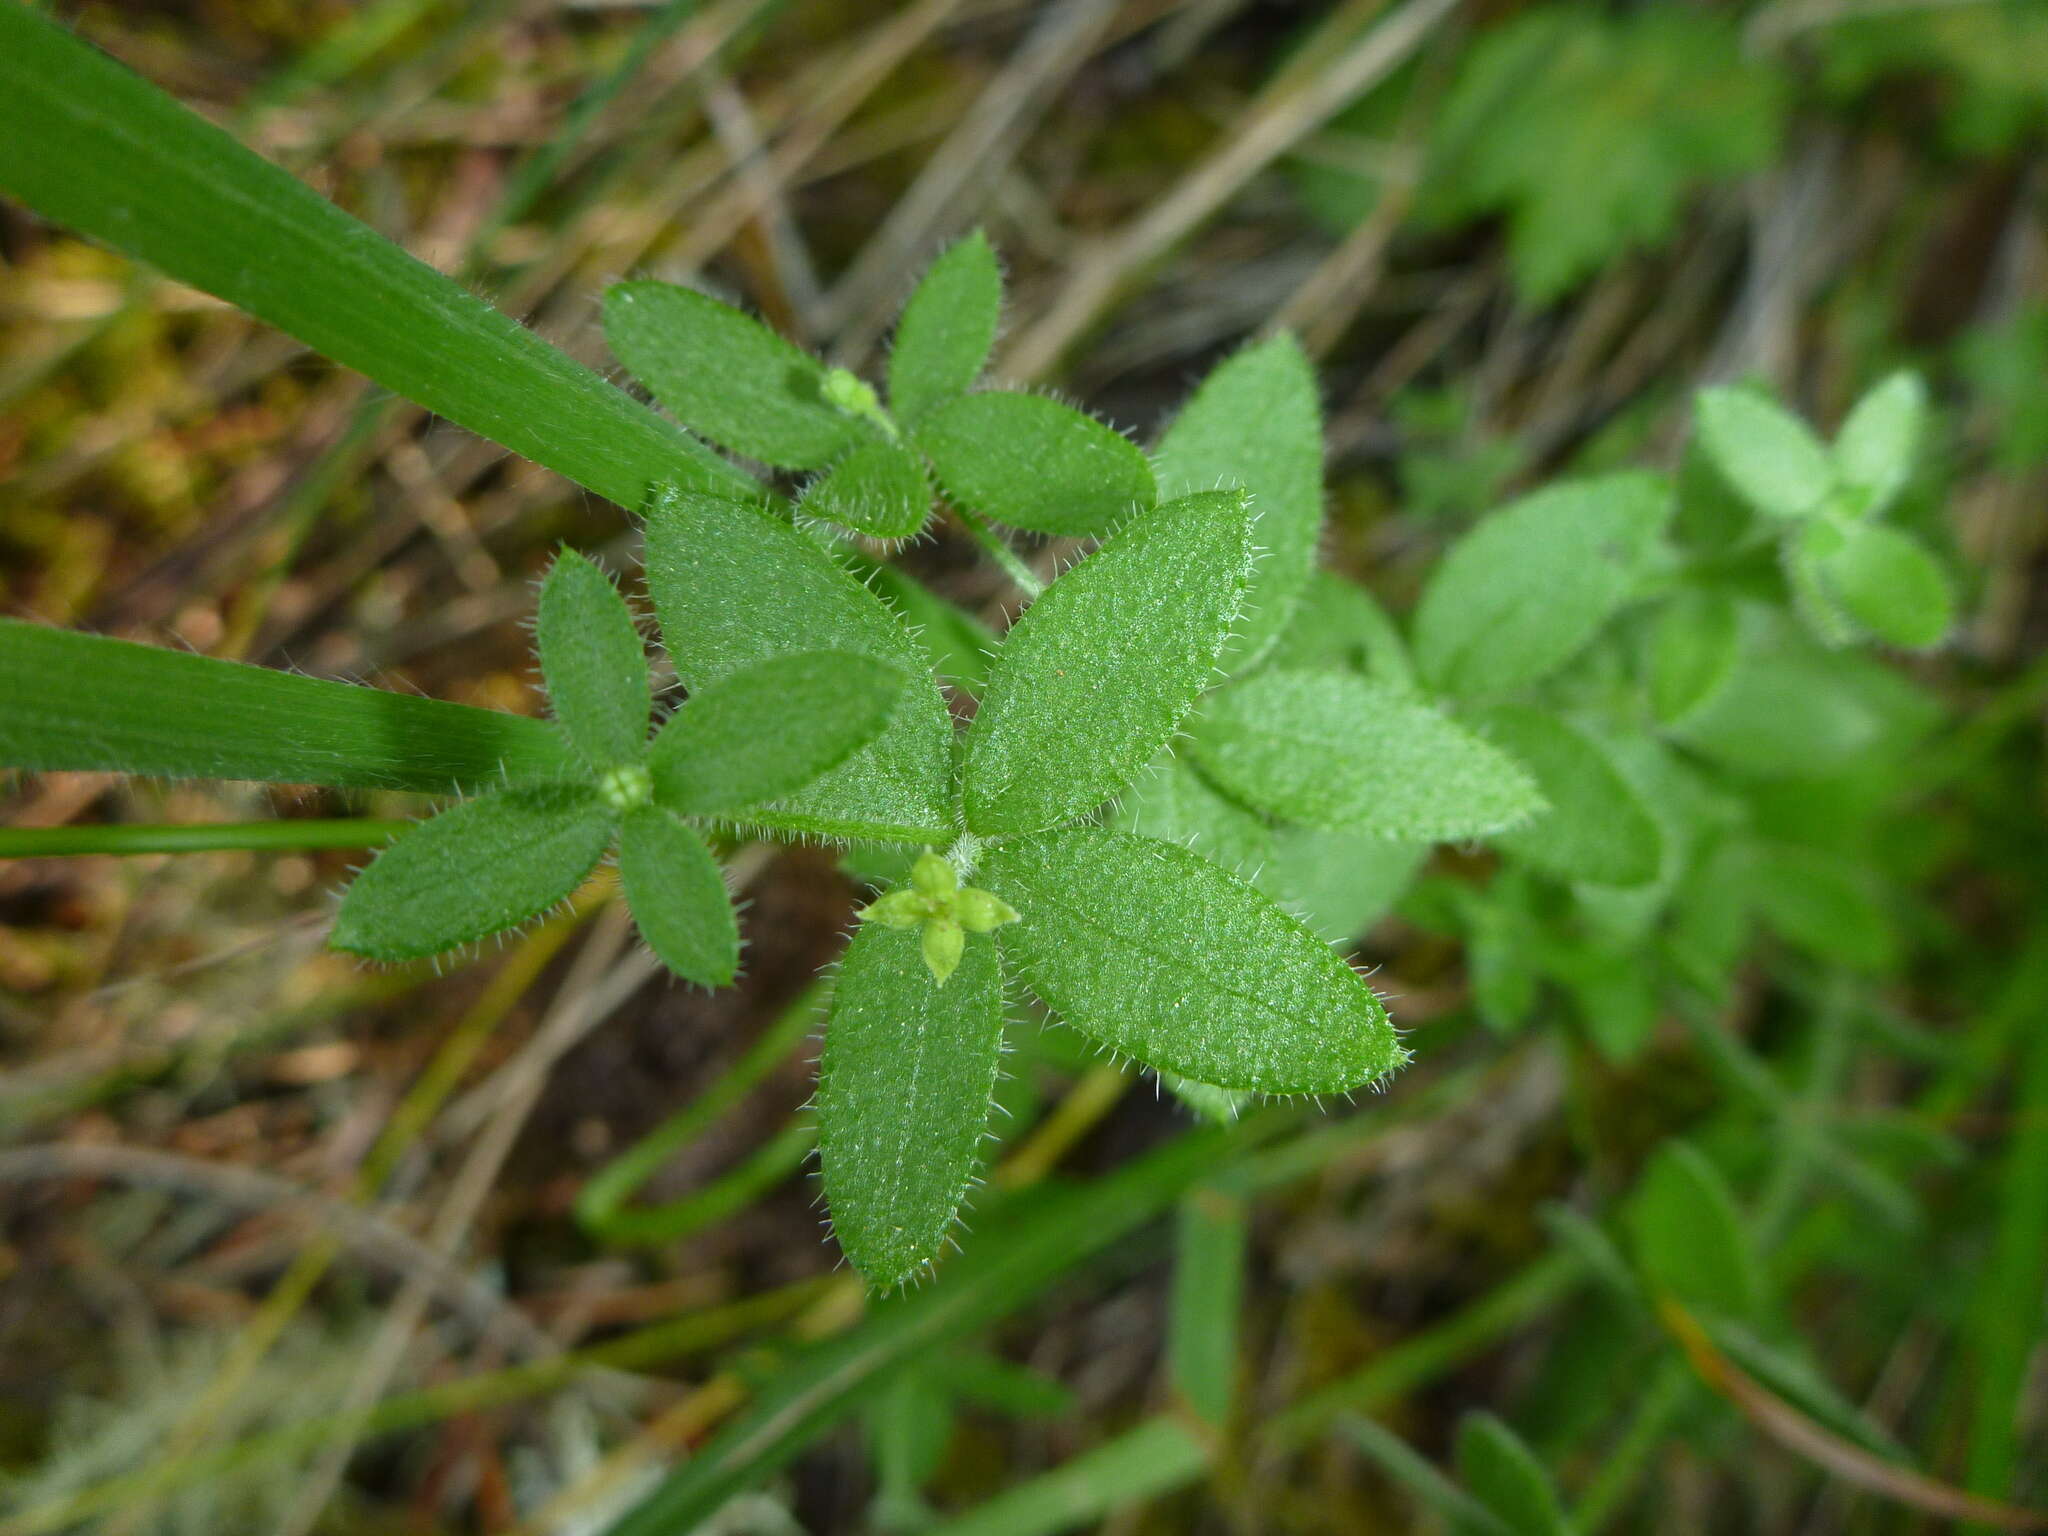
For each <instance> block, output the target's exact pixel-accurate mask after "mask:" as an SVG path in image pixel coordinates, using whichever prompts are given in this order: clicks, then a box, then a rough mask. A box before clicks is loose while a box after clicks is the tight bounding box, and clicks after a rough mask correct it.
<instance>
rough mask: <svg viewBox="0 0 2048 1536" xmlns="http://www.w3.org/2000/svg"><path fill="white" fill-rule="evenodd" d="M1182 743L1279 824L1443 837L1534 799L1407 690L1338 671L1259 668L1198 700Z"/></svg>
mask: <svg viewBox="0 0 2048 1536" xmlns="http://www.w3.org/2000/svg"><path fill="white" fill-rule="evenodd" d="M1193 735H1194V741H1193V746H1192V748H1191V750H1192V751H1193V753H1194V757H1195V760H1196V761H1197V762H1198V763H1200V764H1201V767H1202V771H1203V772H1204V773H1206V774H1208V775H1209V776H1210V777H1211V778H1212V779H1214V780H1215V781H1216V782H1217V783H1218V784H1220V785H1222V786H1223V788H1224V789H1225V790H1227V791H1228V792H1229V793H1230V794H1232V795H1233V796H1235V797H1236V798H1237V799H1239V800H1241V801H1243V802H1244V803H1245V804H1246V805H1250V806H1254V807H1256V808H1257V809H1259V810H1262V811H1265V812H1267V813H1268V814H1269V815H1272V816H1275V817H1278V818H1279V819H1280V820H1282V821H1291V822H1298V823H1301V824H1303V825H1306V826H1313V827H1343V828H1348V829H1350V830H1353V831H1358V832H1371V833H1374V834H1375V835H1377V836H1380V837H1394V838H1407V839H1411V840H1416V841H1423V842H1442V841H1447V840H1453V839H1458V838H1467V837H1483V836H1485V835H1486V834H1488V833H1492V832H1500V831H1502V830H1504V829H1506V828H1508V827H1513V826H1518V825H1520V824H1521V823H1522V822H1525V821H1527V820H1528V819H1529V818H1530V817H1531V816H1533V815H1535V814H1536V813H1537V812H1538V811H1540V810H1542V809H1543V803H1544V802H1543V796H1542V795H1541V794H1540V793H1539V792H1538V791H1537V788H1536V785H1535V783H1534V782H1533V781H1532V780H1531V779H1530V777H1529V775H1528V773H1527V772H1525V771H1524V770H1523V769H1522V768H1521V767H1520V766H1518V765H1517V764H1516V763H1515V761H1514V760H1513V759H1512V758H1511V757H1509V756H1507V755H1506V754H1504V753H1502V752H1501V751H1500V750H1499V749H1498V748H1496V747H1493V746H1491V745H1489V744H1488V743H1487V742H1485V741H1483V740H1481V739H1480V738H1479V737H1477V736H1475V735H1473V734H1472V732H1470V731H1468V730H1466V729H1465V728H1464V727H1463V726H1461V725H1459V724H1458V723H1457V722H1456V721H1454V720H1452V719H1450V718H1449V717H1448V716H1446V715H1445V714H1443V712H1442V711H1440V710H1438V709H1436V708H1434V707H1433V706H1431V705H1429V704H1426V703H1424V702H1423V701H1422V700H1420V699H1418V698H1417V697H1415V696H1414V695H1413V694H1409V693H1403V692H1401V691H1399V690H1397V689H1393V688H1389V687H1387V686H1386V685H1384V684H1382V683H1374V682H1368V681H1367V680H1366V679H1364V678H1362V677H1359V676H1357V675H1356V674H1354V673H1348V672H1262V673H1260V674H1259V675H1258V676H1257V677H1254V678H1251V679H1249V680H1248V681H1246V682H1242V683H1238V684H1235V685H1233V686H1231V687H1229V688H1225V689H1223V690H1222V691H1220V692H1219V693H1217V694H1216V696H1215V697H1214V698H1212V699H1211V700H1210V701H1209V702H1208V703H1207V704H1206V705H1204V707H1203V710H1202V714H1201V718H1200V719H1199V720H1198V721H1197V723H1196V725H1195V728H1194V733H1193Z"/></svg>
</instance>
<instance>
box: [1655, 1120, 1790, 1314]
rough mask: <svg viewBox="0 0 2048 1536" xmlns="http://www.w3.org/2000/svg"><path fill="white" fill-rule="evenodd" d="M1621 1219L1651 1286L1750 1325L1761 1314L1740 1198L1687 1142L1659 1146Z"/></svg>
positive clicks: (1759, 1273)
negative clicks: (1745, 1320)
mask: <svg viewBox="0 0 2048 1536" xmlns="http://www.w3.org/2000/svg"><path fill="white" fill-rule="evenodd" d="M1623 1221H1624V1224H1625V1225H1626V1226H1627V1228H1628V1232H1629V1236H1630V1238H1631V1239H1632V1240H1633V1241H1634V1244H1635V1252H1636V1262H1637V1263H1638V1264H1640V1265H1641V1266H1642V1269H1643V1273H1644V1275H1645V1277H1646V1278H1647V1279H1648V1280H1649V1282H1650V1284H1651V1286H1652V1287H1654V1288H1655V1289H1658V1290H1663V1291H1669V1292H1670V1293H1671V1294H1672V1295H1673V1296H1675V1297H1677V1299H1678V1300H1679V1301H1681V1302H1682V1303H1684V1304H1685V1305H1686V1306H1688V1307H1699V1308H1702V1309H1704V1310H1706V1311H1708V1312H1711V1313H1715V1314H1718V1315H1720V1316H1723V1317H1732V1318H1745V1319H1749V1320H1752V1321H1753V1320H1755V1319H1757V1318H1758V1317H1759V1316H1760V1315H1761V1314H1762V1311H1763V1298H1764V1282H1763V1267H1762V1265H1761V1264H1760V1263H1759V1262H1758V1260H1757V1255H1756V1250H1755V1248H1754V1246H1753V1245H1752V1244H1751V1243H1750V1240H1749V1234H1748V1233H1747V1232H1745V1231H1744V1230H1743V1226H1742V1214H1741V1212H1740V1210H1738V1208H1737V1207H1736V1204H1735V1196H1734V1194H1733V1193H1732V1192H1731V1191H1730V1190H1729V1188H1728V1182H1727V1180H1725V1179H1724V1178H1722V1177H1721V1173H1720V1170H1719V1169H1717V1168H1716V1167H1715V1166H1714V1165H1713V1164H1712V1163H1710V1162H1708V1161H1707V1159H1706V1158H1705V1157H1704V1156H1702V1155H1701V1153H1700V1151H1699V1149H1698V1148H1696V1147H1694V1146H1693V1145H1692V1144H1691V1143H1690V1142H1685V1141H1675V1140H1674V1141H1667V1142H1666V1143H1665V1144H1664V1145H1663V1146H1662V1147H1660V1148H1659V1149H1658V1151H1657V1155H1656V1156H1655V1157H1653V1158H1651V1159H1650V1165H1649V1167H1647V1168H1646V1169H1644V1170H1643V1176H1642V1178H1641V1180H1640V1181H1638V1183H1637V1184H1636V1187H1635V1190H1634V1192H1633V1193H1632V1194H1631V1195H1630V1196H1629V1199H1628V1205H1627V1207H1626V1209H1625V1210H1624V1212H1623Z"/></svg>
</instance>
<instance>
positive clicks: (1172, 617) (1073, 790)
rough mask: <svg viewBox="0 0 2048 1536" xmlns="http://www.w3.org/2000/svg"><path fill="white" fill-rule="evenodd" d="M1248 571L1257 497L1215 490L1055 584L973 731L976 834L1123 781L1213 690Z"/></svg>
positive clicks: (1021, 633) (1000, 662) (1011, 642)
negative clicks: (1251, 501) (1211, 684)
mask: <svg viewBox="0 0 2048 1536" xmlns="http://www.w3.org/2000/svg"><path fill="white" fill-rule="evenodd" d="M1251 561H1252V555H1251V517H1250V512H1249V499H1248V498H1247V497H1246V496H1245V494H1244V493H1243V492H1242V491H1211V492H1206V493H1204V494H1203V495H1200V496H1188V497H1184V498H1183V499H1181V500H1180V501H1176V502H1171V503H1169V504H1168V505H1166V506H1163V507H1160V508H1158V509H1157V510H1156V511H1153V512H1151V513H1148V514H1147V515H1146V516H1144V517H1141V518H1139V519H1138V520H1137V521H1135V522H1133V523H1132V524H1131V525H1130V526H1129V527H1128V528H1126V529H1125V530H1124V531H1123V532H1122V533H1120V534H1118V535H1117V536H1116V537H1115V538H1114V539H1111V540H1110V541H1109V542H1108V543H1106V544H1104V545H1103V546H1102V547H1101V548H1100V549H1098V550H1097V551H1096V552H1095V553H1094V554H1093V555H1091V556H1089V557H1088V559H1086V560H1084V561H1082V562H1081V563H1080V564H1079V565H1077V566H1074V567H1073V568H1072V569H1071V570H1069V571H1068V572H1067V573H1066V575H1064V576H1062V577H1061V578H1060V579H1059V580H1058V581H1056V582H1054V583H1053V584H1052V586H1051V587H1049V588H1047V590H1046V592H1045V595H1044V596H1042V597H1040V598H1039V599H1038V601H1037V602H1035V603H1033V604H1032V605H1031V606H1030V607H1029V608H1027V609H1026V610H1025V611H1024V616H1023V617H1022V618H1020V619H1019V620H1018V621H1017V622H1016V623H1015V624H1014V625H1012V626H1011V628H1010V633H1009V635H1008V637H1007V638H1006V639H1005V640H1004V641H1003V648H1002V650H1001V652H1000V653H999V655H998V656H997V659H996V664H995V667H994V669H993V671H992V672H991V673H990V676H989V681H988V689H987V692H986V693H985V694H984V696H983V698H982V701H981V708H980V710H979V711H978V712H977V713H976V715H975V717H974V725H973V727H972V729H971V730H970V732H969V734H968V738H967V761H966V767H965V769H964V776H963V781H962V782H963V796H964V799H965V803H966V810H967V825H968V827H969V828H970V829H971V830H973V831H975V832H979V833H984V834H987V833H1012V832H1032V831H1036V830H1037V829H1038V828H1040V827H1049V826H1052V825H1054V824H1055V823H1057V822H1061V821H1065V820H1068V819H1069V818H1071V817H1074V816H1079V815H1081V814H1082V813H1083V812H1085V811H1090V810H1093V809H1094V808H1095V807H1096V806H1098V805H1100V804H1101V803H1102V802H1103V801H1104V800H1106V799H1108V798H1109V797H1110V796H1111V795H1114V794H1116V793H1117V792H1118V791H1120V790H1122V789H1123V788H1124V787H1125V786H1126V785H1128V784H1129V783H1130V782H1131V780H1132V779H1133V778H1134V777H1136V775H1137V773H1138V770H1139V769H1140V768H1142V767H1144V765H1145V764H1146V763H1147V762H1149V761H1151V759H1152V755H1153V754H1154V753H1156V752H1157V751H1158V750H1159V749H1160V748H1161V747H1163V746H1165V745H1166V742H1167V740H1168V738H1170V737H1171V736H1172V735H1173V732H1174V729H1175V728H1176V727H1177V726H1178V725H1179V724H1180V722H1181V718H1182V717H1183V716H1184V715H1186V713H1187V711H1188V709H1189V707H1190V706H1191V705H1192V704H1193V703H1194V702H1195V700H1196V698H1197V697H1199V696H1200V694H1201V692H1202V690H1203V689H1204V688H1206V687H1207V686H1208V684H1209V681H1210V678H1211V675H1212V673H1213V671H1214V669H1215V665H1216V655H1217V652H1218V651H1220V650H1221V649H1222V646H1223V639H1224V636H1225V635H1226V634H1227V633H1228V632H1229V629H1230V623H1231V620H1232V619H1233V618H1234V617H1235V616H1236V614H1237V611H1238V605H1239V604H1240V603H1241V602H1242V601H1243V599H1244V589H1245V582H1246V580H1247V579H1248V577H1249V575H1250V572H1251ZM1193 1075H1195V1076H1199V1075H1200V1074H1199V1073H1196V1074H1193Z"/></svg>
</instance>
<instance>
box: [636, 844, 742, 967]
mask: <svg viewBox="0 0 2048 1536" xmlns="http://www.w3.org/2000/svg"><path fill="white" fill-rule="evenodd" d="M619 881H620V884H621V885H622V886H624V888H625V892H626V905H627V906H629V907H631V908H632V909H633V921H634V922H635V923H637V924H638V925H639V927H640V937H641V938H643V939H645V940H646V941H647V947H648V948H649V949H651V950H653V951H654V953H655V954H656V955H658V956H659V957H660V959H661V963H662V964H663V965H665V966H667V967H668V968H669V969H670V970H672V971H674V972H675V973H676V974H677V975H678V976H680V977H682V978H683V979H684V980H685V981H694V982H696V983H698V985H700V986H706V987H723V986H726V985H728V984H730V982H731V981H732V979H733V976H734V974H735V973H737V972H738V970H739V965H740V929H739V922H738V919H737V918H736V917H735V916H734V914H733V910H732V898H731V897H730V896H729V895H727V894H726V889H725V876H724V874H723V873H721V872H720V870H719V868H718V861H717V860H716V859H714V858H713V857H712V856H711V850H710V849H709V848H707V847H705V846H704V839H702V838H701V837H699V836H698V835H697V834H696V833H695V832H693V831H691V830H690V829H689V828H688V827H686V826H684V825H683V824H682V823H681V822H680V821H678V820H677V819H676V818H675V816H674V815H673V814H672V813H671V812H669V811H666V810H663V809H662V808H661V807H660V806H658V805H643V806H641V807H639V808H638V809H637V810H633V811H630V812H628V813H627V815H626V819H625V822H624V823H623V825H621V827H620V828H619Z"/></svg>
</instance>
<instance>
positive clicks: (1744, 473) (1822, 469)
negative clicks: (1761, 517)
mask: <svg viewBox="0 0 2048 1536" xmlns="http://www.w3.org/2000/svg"><path fill="white" fill-rule="evenodd" d="M1695 412H1696V416H1695V420H1696V421H1697V423H1698V431H1699V438H1700V443H1701V446H1703V447H1704V448H1705V449H1706V451H1707V457H1708V458H1709V459H1711V460H1712V461H1713V463H1714V467H1715V468H1716V469H1718V470H1720V471H1721V474H1722V476H1723V477H1724V478H1725V479H1726V480H1727V481H1728V483H1729V484H1730V485H1731V486H1733V487H1734V488H1735V490H1736V492H1737V493H1738V494H1740V495H1741V497H1742V499H1743V500H1744V501H1746V502H1748V503H1749V504H1750V505H1751V506H1752V507H1754V508H1756V510H1757V511H1759V512H1763V513H1767V514H1768V515H1770V516H1772V517H1805V516H1808V515H1810V514H1812V513H1815V512H1818V511H1819V510H1820V509H1821V507H1822V505H1823V504H1824V503H1825V502H1826V501H1827V499H1828V497H1829V496H1830V495H1832V494H1833V492H1834V490H1835V487H1836V485H1837V483H1838V479H1837V475H1836V471H1835V461H1834V458H1833V456H1832V455H1830V454H1829V452H1828V450H1827V449H1826V448H1825V447H1824V446H1823V445H1822V444H1821V441H1820V439H1819V438H1817V437H1815V436H1814V435H1813V431H1812V429H1811V428H1809V427H1808V426H1807V425H1806V423H1805V422H1803V421H1801V420H1800V419H1799V418H1798V417H1797V416H1794V415H1793V414H1792V413H1791V412H1790V411H1787V410H1786V409H1785V408H1784V407H1783V406H1781V405H1778V404H1776V403H1775V402H1773V401H1770V400H1767V399H1765V398H1764V397H1763V396H1762V395H1760V394H1758V393H1756V392H1755V391H1754V390H1749V389H1732V388H1717V389H1703V390H1701V391H1700V395H1699V400H1698V403H1697V405H1696V406H1695Z"/></svg>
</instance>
